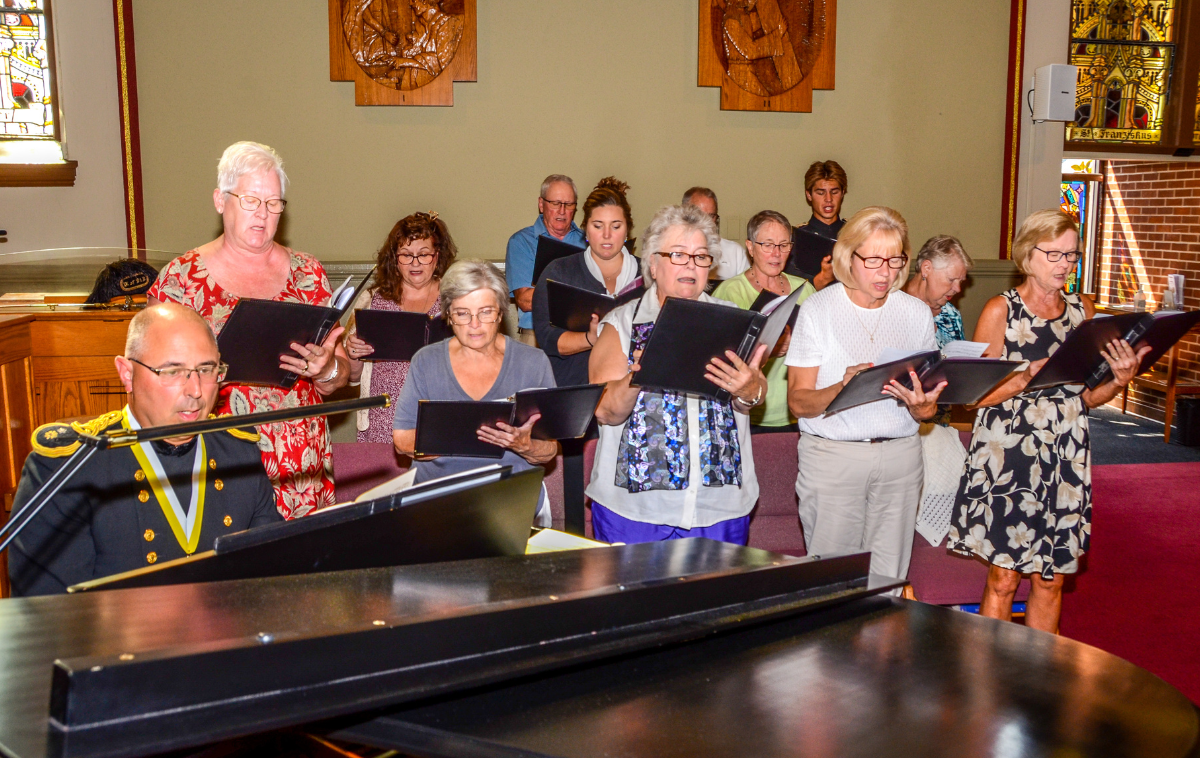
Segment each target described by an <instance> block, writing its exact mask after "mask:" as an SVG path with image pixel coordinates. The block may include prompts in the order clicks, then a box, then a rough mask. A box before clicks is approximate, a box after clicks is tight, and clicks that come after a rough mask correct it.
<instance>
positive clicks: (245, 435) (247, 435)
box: [208, 413, 261, 444]
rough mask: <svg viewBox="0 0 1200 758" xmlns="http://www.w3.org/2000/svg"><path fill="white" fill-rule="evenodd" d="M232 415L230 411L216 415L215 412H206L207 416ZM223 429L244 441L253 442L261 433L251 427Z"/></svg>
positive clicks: (255, 441) (224, 416)
mask: <svg viewBox="0 0 1200 758" xmlns="http://www.w3.org/2000/svg"><path fill="white" fill-rule="evenodd" d="M232 415H233V414H232V413H222V414H221V415H220V416H218V415H216V414H215V413H210V414H208V417H209V418H226V417H228V416H232ZM225 431H227V432H229V433H230V434H231V435H233V436H234V437H236V438H238V439H239V440H245V441H246V442H253V443H255V444H257V443H258V438H259V437H260V436H261V435H259V433H258V430H257V429H253V430H250V429H226V430H225Z"/></svg>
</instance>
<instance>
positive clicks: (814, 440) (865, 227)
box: [787, 206, 944, 578]
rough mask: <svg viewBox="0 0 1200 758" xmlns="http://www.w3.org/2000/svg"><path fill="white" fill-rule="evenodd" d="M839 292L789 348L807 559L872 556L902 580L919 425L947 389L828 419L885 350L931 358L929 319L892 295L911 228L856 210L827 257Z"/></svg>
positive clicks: (884, 212) (914, 499)
mask: <svg viewBox="0 0 1200 758" xmlns="http://www.w3.org/2000/svg"><path fill="white" fill-rule="evenodd" d="M832 264H833V274H834V276H835V277H836V278H837V282H836V283H834V284H832V285H830V286H828V287H826V288H825V289H823V290H821V291H819V292H818V293H817V294H815V295H813V296H812V297H810V298H808V300H806V301H804V305H802V306H800V315H799V317H798V318H797V320H796V330H795V334H794V335H793V336H792V344H791V346H790V347H789V348H788V354H787V365H788V406H789V407H790V408H791V411H792V413H794V414H795V415H796V416H797V418H799V419H800V421H799V425H800V432H801V435H800V443H799V459H800V471H799V474H798V476H797V477H796V494H797V495H799V497H800V522H801V525H802V526H803V528H804V539H805V543H806V546H807V548H808V552H809V553H810V554H816V555H831V554H834V553H856V552H860V551H864V550H870V551H871V573H872V574H882V575H884V576H892V577H899V578H903V577H905V576H906V575H907V574H908V562H909V558H910V556H911V554H912V539H913V528H914V525H915V523H916V517H917V503H918V501H919V499H920V497H921V481H922V467H921V442H920V440H919V439H918V437H917V428H918V422H920V421H924V420H925V419H928V418H930V417H932V416H933V415H934V413H935V412H936V410H937V398H938V396H939V395H940V394H941V391H942V388H943V387H944V384H943V385H939V386H938V387H937V388H936V389H934V390H933V391H932V392H930V393H928V394H926V393H925V392H923V391H922V389H921V383H920V381H919V380H918V379H917V377H916V374H912V375H911V376H910V380H911V381H912V387H913V389H912V390H908V389H905V387H904V386H903V385H901V384H900V383H899V382H892V383H891V384H890V385H888V386H887V387H885V388H884V390H883V391H884V392H885V393H886V394H888V395H890V396H891V397H890V398H887V399H884V400H881V401H878V402H874V403H869V404H867V405H860V406H858V407H856V408H850V409H848V410H844V411H841V412H839V413H836V414H834V415H831V416H827V415H824V414H825V409H826V408H827V407H828V406H829V404H830V402H832V400H833V399H834V398H835V397H837V395H838V393H839V392H841V390H842V388H843V387H844V386H845V385H846V384H848V383H849V382H850V380H851V379H852V378H854V375H855V374H857V373H858V372H860V371H862V370H863V369H866V368H869V367H870V366H871V365H872V364H874V363H876V362H879V361H880V355H881V354H882V353H883V351H884V350H885V349H886V348H895V349H898V350H903V351H906V352H916V351H918V350H932V349H934V348H936V347H937V343H936V341H935V339H934V328H933V316H932V315H931V314H930V312H929V308H928V307H927V306H926V305H925V303H924V302H922V301H921V300H918V299H916V298H915V297H912V296H911V295H907V294H905V293H904V292H898V291H897V290H899V288H900V285H901V284H902V283H903V282H904V280H905V279H906V277H905V274H906V273H907V270H908V224H906V223H905V221H904V219H903V218H902V217H901V216H900V214H899V213H897V212H896V211H894V210H892V209H891V208H884V207H878V206H877V207H868V208H863V209H862V210H861V211H859V212H858V213H856V214H854V216H853V217H852V218H851V219H850V220H849V221H848V222H847V223H846V226H845V227H843V228H842V231H841V233H840V234H839V235H838V241H837V244H835V245H834V246H833V261H832Z"/></svg>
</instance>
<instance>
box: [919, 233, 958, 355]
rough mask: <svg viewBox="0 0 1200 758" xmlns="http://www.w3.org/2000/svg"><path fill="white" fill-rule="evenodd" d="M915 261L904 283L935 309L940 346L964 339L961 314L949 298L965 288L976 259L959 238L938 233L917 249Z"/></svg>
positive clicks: (931, 308)
mask: <svg viewBox="0 0 1200 758" xmlns="http://www.w3.org/2000/svg"><path fill="white" fill-rule="evenodd" d="M916 262H917V266H916V269H917V270H916V271H915V272H914V274H913V277H912V278H911V279H909V280H908V283H907V284H905V285H904V291H905V292H907V293H908V294H910V295H912V296H913V297H915V298H918V299H919V300H923V301H925V304H926V305H928V306H929V309H930V310H931V311H933V325H934V327H935V328H936V329H937V343H938V347H945V346H946V345H947V344H948V343H950V342H953V341H955V340H965V339H966V338H967V337H966V334H965V333H964V332H963V320H962V314H961V313H959V312H958V308H955V307H954V305H953V303H951V302H950V298H952V297H954V296H955V295H957V294H958V293H960V292H962V287H963V284H965V283H966V281H967V273H968V272H969V271H970V270H971V269H972V268H974V266H975V261H973V260H971V256H969V255H967V251H966V250H963V246H962V243H961V242H959V241H958V239H957V238H955V237H951V236H950V235H949V234H939V235H937V236H936V237H930V238H929V239H928V240H926V241H925V244H924V245H922V246H921V251H920V252H919V253H917V261H916Z"/></svg>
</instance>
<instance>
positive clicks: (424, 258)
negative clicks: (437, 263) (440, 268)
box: [396, 253, 437, 264]
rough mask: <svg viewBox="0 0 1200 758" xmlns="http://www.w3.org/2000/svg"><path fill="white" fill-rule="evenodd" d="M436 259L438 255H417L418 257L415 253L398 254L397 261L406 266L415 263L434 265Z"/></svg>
mask: <svg viewBox="0 0 1200 758" xmlns="http://www.w3.org/2000/svg"><path fill="white" fill-rule="evenodd" d="M434 258H437V253H417V254H416V255H414V254H413V253H397V254H396V260H398V261H400V262H401V263H405V264H407V263H412V262H413V261H416V262H417V263H432V262H433V259H434Z"/></svg>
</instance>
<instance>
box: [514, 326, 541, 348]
mask: <svg viewBox="0 0 1200 758" xmlns="http://www.w3.org/2000/svg"><path fill="white" fill-rule="evenodd" d="M517 339H518V340H520V341H521V342H524V343H525V344H526V345H529V346H530V347H537V346H538V344H537V334H536V333H535V332H534V331H533V330H532V329H518V330H517Z"/></svg>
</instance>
